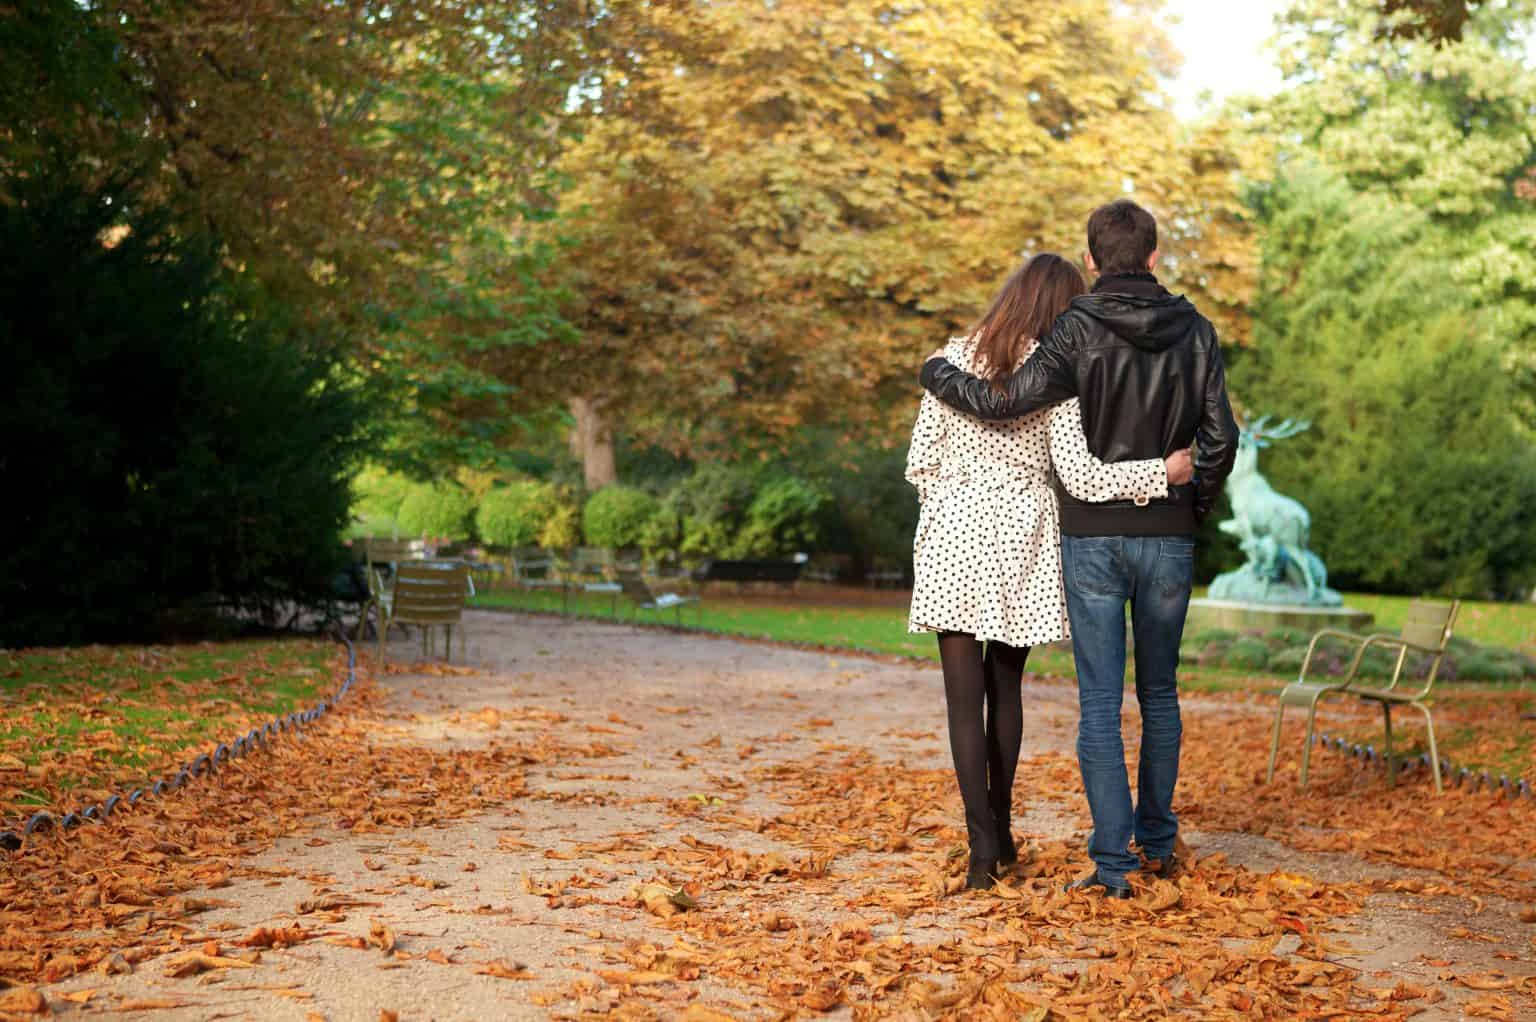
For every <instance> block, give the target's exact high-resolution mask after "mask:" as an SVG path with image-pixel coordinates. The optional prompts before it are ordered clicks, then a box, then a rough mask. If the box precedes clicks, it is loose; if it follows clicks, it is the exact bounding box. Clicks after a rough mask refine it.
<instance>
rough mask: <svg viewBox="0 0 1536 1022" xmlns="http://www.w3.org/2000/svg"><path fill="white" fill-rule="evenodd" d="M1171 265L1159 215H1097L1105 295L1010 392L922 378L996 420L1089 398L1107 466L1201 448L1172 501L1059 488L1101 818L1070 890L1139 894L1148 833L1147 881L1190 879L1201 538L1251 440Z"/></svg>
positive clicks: (949, 378)
mask: <svg viewBox="0 0 1536 1022" xmlns="http://www.w3.org/2000/svg"><path fill="white" fill-rule="evenodd" d="M1157 256H1158V252H1157V222H1156V221H1155V220H1154V219H1153V218H1152V215H1151V214H1150V213H1148V212H1147V211H1146V210H1144V209H1142V208H1141V207H1140V206H1138V205H1136V204H1135V203H1134V202H1131V201H1129V200H1125V199H1122V200H1119V201H1117V202H1111V203H1110V204H1109V205H1107V206H1103V207H1101V208H1100V209H1098V210H1096V211H1095V212H1094V214H1093V216H1091V217H1089V219H1088V256H1087V265H1088V269H1089V272H1090V273H1094V274H1097V275H1098V281H1097V283H1095V284H1094V286H1093V289H1092V290H1091V291H1090V292H1089V293H1088V294H1086V295H1083V296H1082V297H1080V298H1077V299H1075V300H1074V301H1073V303H1072V306H1071V307H1070V308H1069V309H1068V310H1067V311H1066V312H1065V313H1063V314H1062V316H1061V317H1060V318H1059V319H1057V320H1056V323H1055V325H1054V326H1052V328H1051V331H1050V333H1049V334H1048V335H1047V336H1045V337H1043V338H1041V341H1040V346H1039V348H1038V349H1037V350H1036V352H1035V354H1034V355H1033V356H1032V357H1031V358H1030V359H1029V360H1028V361H1027V362H1025V363H1024V365H1023V366H1021V367H1020V368H1019V369H1018V371H1017V372H1015V373H1014V374H1013V376H1012V377H1011V378H1010V379H1009V380H1008V382H1007V386H1006V388H1003V389H998V388H996V387H994V386H993V385H992V384H991V383H989V382H987V381H985V380H981V379H978V378H977V377H975V376H973V375H971V374H970V373H966V372H963V371H961V370H960V369H957V368H956V367H955V366H953V365H951V364H950V363H949V362H947V361H945V360H944V359H943V357H942V356H939V357H932V358H930V359H929V361H928V363H927V364H926V365H924V366H923V373H922V383H923V386H924V387H926V388H927V389H928V390H930V391H932V392H933V394H934V396H935V397H937V398H939V400H941V401H943V402H945V403H946V404H949V405H952V406H953V407H955V408H958V409H960V410H961V411H964V412H968V413H970V414H971V415H975V416H979V417H980V418H984V419H1007V418H1013V417H1015V416H1019V415H1024V414H1026V413H1028V412H1032V411H1035V410H1036V409H1038V408H1041V407H1043V406H1045V405H1050V404H1055V403H1057V402H1059V401H1064V400H1067V399H1068V398H1071V397H1078V398H1080V399H1081V403H1082V415H1083V427H1084V430H1085V432H1086V433H1087V436H1088V446H1089V448H1090V449H1091V450H1092V451H1093V453H1094V454H1095V455H1097V456H1098V457H1099V458H1100V459H1101V460H1103V461H1125V460H1129V459H1133V458H1153V457H1158V458H1161V457H1166V456H1167V455H1168V454H1170V453H1172V452H1173V451H1176V450H1178V449H1180V448H1184V447H1188V446H1189V445H1190V444H1191V443H1192V442H1194V441H1198V443H1199V452H1198V454H1197V456H1196V458H1195V479H1194V481H1193V482H1192V483H1190V484H1187V485H1184V486H1178V487H1170V488H1169V492H1168V496H1167V497H1166V498H1164V499H1161V500H1154V501H1151V502H1148V503H1145V504H1142V505H1136V504H1132V503H1130V502H1123V501H1122V502H1115V503H1105V504H1091V503H1085V502H1083V501H1079V500H1075V499H1074V498H1073V497H1072V496H1071V495H1070V494H1068V493H1066V492H1065V491H1064V490H1062V489H1061V487H1060V486H1059V485H1058V487H1057V491H1058V494H1059V497H1060V501H1061V532H1062V536H1061V553H1062V577H1063V581H1064V583H1065V586H1066V592H1067V614H1068V617H1069V618H1070V620H1071V622H1072V652H1073V656H1074V658H1075V660H1076V662H1077V683H1078V703H1079V706H1080V708H1081V719H1080V721H1079V723H1078V734H1077V758H1078V765H1079V767H1080V769H1081V770H1082V775H1083V788H1084V790H1085V791H1086V793H1087V796H1088V807H1089V809H1090V810H1091V811H1092V813H1093V836H1092V837H1091V838H1090V839H1089V843H1088V853H1089V855H1090V856H1092V858H1093V862H1094V867H1095V869H1094V873H1093V875H1092V876H1090V877H1086V878H1084V879H1082V880H1079V881H1076V882H1074V883H1073V884H1071V885H1069V886H1068V889H1069V890H1102V891H1103V893H1104V894H1106V895H1108V896H1111V897H1117V898H1128V897H1130V894H1131V891H1130V886H1129V884H1128V883H1127V881H1126V874H1127V873H1129V872H1130V871H1131V870H1134V869H1137V868H1141V866H1142V863H1141V861H1140V860H1139V859H1138V858H1137V856H1136V855H1135V854H1133V853H1132V852H1131V850H1130V843H1131V839H1132V838H1133V837H1134V838H1135V840H1136V843H1137V844H1138V845H1139V846H1140V849H1141V853H1142V855H1144V856H1145V857H1146V860H1147V862H1146V868H1147V869H1148V870H1150V871H1151V872H1153V873H1156V874H1158V875H1170V874H1171V873H1172V872H1173V870H1174V869H1175V867H1176V862H1175V856H1174V838H1175V836H1176V835H1177V832H1178V820H1177V818H1176V817H1175V816H1174V813H1173V789H1174V785H1175V783H1176V781H1177V779H1178V771H1179V742H1180V738H1181V736H1182V733H1183V731H1182V725H1181V723H1180V719H1179V694H1178V684H1177V677H1176V675H1177V670H1178V663H1179V641H1180V639H1181V638H1182V637H1183V632H1184V615H1185V612H1186V611H1187V610H1188V608H1189V594H1190V587H1191V585H1192V584H1193V570H1194V553H1195V550H1194V546H1195V544H1194V532H1195V528H1196V526H1197V525H1198V524H1199V522H1200V521H1201V520H1202V519H1203V518H1204V517H1205V516H1206V515H1207V514H1209V513H1210V512H1211V509H1212V508H1213V507H1214V506H1215V503H1216V497H1217V495H1218V494H1219V493H1220V492H1221V487H1222V483H1223V482H1224V481H1225V480H1226V477H1227V475H1228V473H1230V472H1231V471H1232V462H1233V459H1234V458H1235V457H1236V454H1237V441H1238V430H1237V424H1236V422H1235V421H1234V420H1233V418H1232V407H1231V404H1230V403H1229V402H1228V400H1227V386H1226V375H1225V372H1224V371H1223V368H1222V362H1221V349H1220V348H1219V347H1218V346H1217V343H1216V331H1215V329H1214V328H1213V327H1212V326H1211V324H1210V322H1209V321H1208V320H1207V319H1206V318H1205V317H1203V316H1201V315H1200V313H1199V312H1197V311H1196V310H1195V307H1194V306H1193V305H1192V304H1190V303H1189V301H1188V300H1186V299H1184V298H1182V297H1178V296H1175V295H1171V294H1169V293H1168V292H1167V291H1166V290H1164V288H1163V287H1162V285H1161V284H1159V283H1158V282H1157V277H1156V276H1154V275H1153V270H1154V269H1155V267H1156V266H1157ZM1127 601H1129V602H1130V605H1131V624H1132V629H1133V633H1134V636H1135V651H1136V698H1137V700H1138V702H1139V703H1140V704H1141V721H1142V739H1141V761H1140V768H1139V770H1138V772H1137V804H1136V808H1135V811H1134V813H1133V812H1132V808H1131V794H1130V785H1129V781H1128V778H1127V777H1126V770H1125V745H1124V742H1123V740H1122V738H1121V735H1120V705H1121V700H1122V697H1123V696H1124V692H1125V605H1126V602H1127Z"/></svg>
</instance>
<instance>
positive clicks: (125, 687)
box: [0, 641, 340, 826]
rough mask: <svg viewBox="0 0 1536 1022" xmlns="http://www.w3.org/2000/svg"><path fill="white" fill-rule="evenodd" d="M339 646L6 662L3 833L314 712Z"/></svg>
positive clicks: (132, 651)
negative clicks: (26, 819)
mask: <svg viewBox="0 0 1536 1022" xmlns="http://www.w3.org/2000/svg"><path fill="white" fill-rule="evenodd" d="M338 649H339V647H338V646H337V645H336V644H335V643H334V642H303V641H282V642H241V643H203V644H195V645H182V646H148V647H146V646H127V647H105V646H88V647H82V648H79V649H62V650H7V651H0V826H3V825H5V824H8V823H10V822H11V821H13V820H15V819H16V818H17V817H18V816H20V815H22V814H26V813H31V812H35V811H36V810H38V809H48V810H52V811H55V812H58V811H65V812H67V811H69V810H70V809H74V808H78V807H79V806H81V805H83V804H85V803H87V802H91V801H96V800H98V799H100V798H102V797H103V796H104V795H106V794H107V793H108V792H109V791H110V790H112V789H115V788H121V787H124V786H128V785H134V786H145V782H146V780H152V779H153V778H155V777H157V776H159V775H160V774H162V773H163V772H164V771H166V770H168V769H171V768H172V767H173V766H179V765H180V764H181V763H183V762H185V761H186V759H187V758H188V757H189V756H191V755H193V754H195V753H196V752H205V751H208V750H209V749H211V748H212V747H213V746H215V745H217V744H218V743H219V742H220V741H229V740H232V739H233V738H234V737H236V736H237V735H239V734H244V733H245V732H246V731H248V730H250V728H252V727H253V726H258V725H260V724H264V723H266V722H267V721H269V720H271V719H272V718H273V717H274V716H277V715H279V714H284V713H288V712H290V711H292V710H294V709H297V708H298V707H300V706H304V705H308V704H310V703H313V702H314V701H315V700H316V698H317V697H318V695H319V694H320V693H321V692H322V691H329V689H330V688H331V687H332V686H333V685H334V683H335V676H336V674H337V671H338V670H339V669H340V668H339V666H338V657H339V654H338Z"/></svg>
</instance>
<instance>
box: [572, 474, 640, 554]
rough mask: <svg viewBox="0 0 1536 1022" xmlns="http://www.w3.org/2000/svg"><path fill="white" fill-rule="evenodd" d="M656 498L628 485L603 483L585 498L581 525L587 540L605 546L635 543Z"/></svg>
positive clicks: (613, 547)
mask: <svg viewBox="0 0 1536 1022" xmlns="http://www.w3.org/2000/svg"><path fill="white" fill-rule="evenodd" d="M657 507H658V505H657V501H656V498H655V497H653V496H651V495H650V494H649V493H646V492H645V491H644V490H638V489H635V488H634V487H632V486H605V487H603V488H602V489H601V490H598V491H597V492H596V493H594V494H592V496H590V497H588V498H587V506H586V507H585V508H584V509H583V510H582V513H581V528H582V532H584V533H585V534H586V537H587V542H588V543H590V544H592V545H593V546H599V547H603V548H604V549H607V550H620V549H623V548H625V547H633V546H639V545H640V541H641V538H642V537H643V536H644V534H645V525H646V522H648V521H649V520H650V518H651V516H652V515H654V514H655V513H656V510H657Z"/></svg>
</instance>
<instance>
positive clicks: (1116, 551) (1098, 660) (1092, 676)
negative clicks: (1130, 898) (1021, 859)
mask: <svg viewBox="0 0 1536 1022" xmlns="http://www.w3.org/2000/svg"><path fill="white" fill-rule="evenodd" d="M1194 559H1195V542H1194V540H1193V539H1192V538H1191V537H1189V536H1063V537H1061V561H1062V564H1061V568H1062V576H1063V581H1064V582H1065V584H1066V590H1067V614H1068V616H1069V617H1070V618H1071V620H1072V653H1073V656H1074V658H1075V659H1076V661H1077V694H1078V705H1079V706H1080V708H1081V714H1082V716H1081V720H1080V721H1079V722H1078V727H1077V762H1078V766H1079V767H1080V768H1081V769H1082V772H1083V788H1084V790H1085V791H1086V793H1087V795H1088V808H1089V809H1090V810H1091V811H1092V813H1093V836H1092V837H1091V838H1090V839H1089V842H1088V854H1089V855H1091V856H1092V857H1093V861H1094V864H1095V865H1096V866H1097V867H1098V877H1099V880H1100V881H1102V882H1103V883H1106V884H1110V885H1112V886H1116V887H1124V886H1126V880H1125V874H1126V873H1128V872H1130V871H1131V870H1133V869H1136V868H1137V867H1138V866H1139V865H1140V863H1139V861H1138V859H1137V857H1136V856H1135V855H1133V854H1131V851H1130V847H1129V846H1130V841H1131V838H1132V837H1133V836H1134V837H1135V838H1136V842H1137V844H1139V845H1140V846H1141V848H1142V851H1143V852H1144V853H1145V854H1146V856H1147V858H1149V859H1164V858H1166V857H1167V856H1168V855H1169V854H1171V853H1172V851H1173V839H1174V835H1175V834H1177V833H1178V819H1177V818H1176V817H1175V816H1174V815H1173V788H1174V784H1175V783H1176V782H1177V781H1178V777H1179V740H1180V738H1181V736H1182V735H1183V726H1182V724H1181V723H1180V721H1179V690H1178V682H1177V679H1176V674H1177V671H1178V666H1179V641H1180V639H1182V638H1183V635H1184V613H1185V611H1187V610H1188V609H1189V591H1190V586H1191V584H1192V582H1193V578H1194ZM1127 600H1129V601H1130V604H1131V625H1132V629H1133V634H1134V636H1135V640H1136V643H1135V649H1136V698H1137V700H1138V701H1139V702H1140V703H1141V765H1140V769H1139V771H1138V773H1137V778H1136V788H1137V803H1136V811H1135V815H1134V816H1133V815H1132V812H1131V792H1130V785H1129V782H1128V781H1127V778H1126V773H1125V744H1124V742H1123V741H1122V739H1121V737H1120V703H1121V699H1122V697H1123V696H1124V694H1125V604H1126V601H1127Z"/></svg>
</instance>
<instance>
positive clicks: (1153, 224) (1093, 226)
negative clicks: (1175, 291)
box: [1088, 199, 1157, 274]
mask: <svg viewBox="0 0 1536 1022" xmlns="http://www.w3.org/2000/svg"><path fill="white" fill-rule="evenodd" d="M1155 251H1157V221H1156V220H1154V219H1152V214H1151V213H1148V212H1147V211H1146V210H1144V209H1142V208H1141V207H1140V206H1138V205H1136V203H1134V202H1132V201H1131V200H1130V199H1116V200H1115V201H1114V202H1111V203H1109V204H1108V205H1104V206H1100V207H1099V208H1098V209H1096V210H1094V211H1093V215H1092V216H1090V217H1089V218H1088V253H1089V254H1090V255H1092V256H1093V261H1094V263H1095V264H1096V265H1097V266H1098V268H1099V273H1101V274H1107V273H1137V272H1145V271H1146V268H1147V260H1148V259H1149V258H1150V257H1151V255H1152V253H1153V252H1155Z"/></svg>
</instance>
